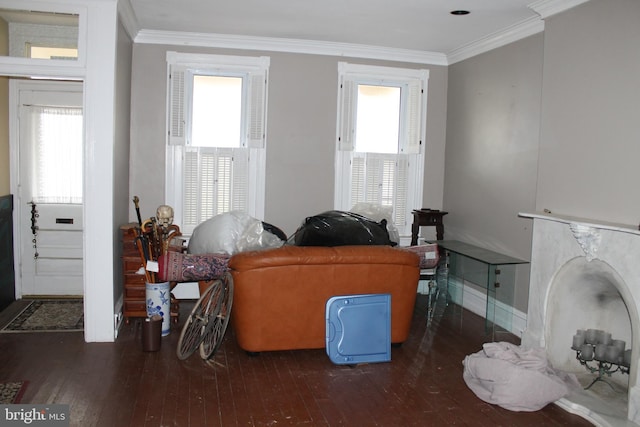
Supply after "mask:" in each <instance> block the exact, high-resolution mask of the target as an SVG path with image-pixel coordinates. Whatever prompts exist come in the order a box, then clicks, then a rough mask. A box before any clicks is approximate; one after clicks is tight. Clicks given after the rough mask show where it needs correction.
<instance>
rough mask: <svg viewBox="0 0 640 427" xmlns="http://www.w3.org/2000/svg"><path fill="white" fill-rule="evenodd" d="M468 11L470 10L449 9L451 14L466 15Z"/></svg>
mask: <svg viewBox="0 0 640 427" xmlns="http://www.w3.org/2000/svg"><path fill="white" fill-rule="evenodd" d="M469 13H471V12H469V11H468V10H452V11H451V14H452V15H459V16H462V15H468V14H469Z"/></svg>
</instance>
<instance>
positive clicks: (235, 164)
mask: <svg viewBox="0 0 640 427" xmlns="http://www.w3.org/2000/svg"><path fill="white" fill-rule="evenodd" d="M167 64H168V81H167V94H168V96H167V98H168V100H167V160H168V161H167V173H166V189H167V204H169V205H171V206H173V207H174V220H175V222H176V223H178V224H179V225H180V226H181V229H182V231H183V233H184V234H186V235H189V234H190V233H191V232H192V231H193V229H194V228H195V227H196V226H197V225H198V224H200V223H201V222H202V221H205V220H207V219H209V218H211V217H212V216H214V215H217V214H220V213H223V212H228V211H231V210H242V211H244V212H247V213H248V214H249V215H252V216H254V217H256V218H262V217H263V216H264V215H263V213H264V181H265V179H264V176H265V158H266V156H265V148H266V113H267V109H266V106H267V81H268V66H269V58H267V57H257V58H256V57H236V56H224V55H200V54H182V53H177V52H168V53H167ZM238 82H241V83H240V86H238ZM238 87H240V90H238ZM204 90H207V91H208V90H211V91H212V92H207V93H204V92H203V93H201V92H198V93H196V92H194V91H204ZM211 93H215V96H213V95H211ZM197 95H202V96H197ZM225 97H226V98H225ZM229 97H232V98H229ZM232 106H234V107H233V108H232ZM237 106H239V107H237ZM225 107H226V110H224V111H223V110H221V109H224V108H225ZM231 110H232V111H231ZM216 111H223V113H224V114H223V113H216ZM228 113H229V114H232V116H230V117H231V118H230V119H225V118H223V116H226V115H227V114H228ZM207 114H210V115H211V116H210V117H211V119H210V121H211V122H212V123H218V125H217V127H216V128H215V129H212V128H210V127H209V128H207V126H208V125H209V124H210V123H206V121H207V118H206V117H207ZM234 114H239V116H240V117H237V116H233V115H234ZM195 117H198V120H199V123H200V124H201V125H202V126H194V123H195V122H194V118H195ZM236 119H237V120H236ZM237 123H239V126H240V131H239V132H236V130H237V128H235V129H236V130H234V129H233V126H237ZM228 124H231V126H232V128H230V129H229V131H224V130H223V129H222V127H224V126H226V125H228ZM196 129H199V130H200V131H198V132H199V133H198V134H195V133H194V132H196ZM202 129H205V131H204V134H203V132H202ZM206 129H210V130H208V131H207V130H206ZM238 135H239V138H238ZM228 136H231V140H229V139H228Z"/></svg>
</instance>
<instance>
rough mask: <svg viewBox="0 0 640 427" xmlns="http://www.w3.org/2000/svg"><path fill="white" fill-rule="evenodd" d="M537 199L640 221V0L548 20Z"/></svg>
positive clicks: (573, 210) (587, 7)
mask: <svg viewBox="0 0 640 427" xmlns="http://www.w3.org/2000/svg"><path fill="white" fill-rule="evenodd" d="M543 76H544V80H543V81H544V84H543V89H542V94H543V96H542V126H541V132H540V160H539V172H538V191H537V195H536V197H537V199H536V207H537V208H538V210H542V209H549V210H551V211H552V212H554V213H559V214H568V215H575V216H581V217H586V218H593V219H599V220H607V221H614V222H622V223H626V224H638V223H639V222H640V197H638V182H640V168H638V159H640V126H639V121H640V2H638V1H637V0H591V1H589V2H587V3H585V4H583V5H581V6H579V7H576V8H574V9H571V10H569V11H567V12H565V13H562V14H559V15H557V16H554V17H551V18H550V19H548V20H547V22H546V29H545V43H544V74H543Z"/></svg>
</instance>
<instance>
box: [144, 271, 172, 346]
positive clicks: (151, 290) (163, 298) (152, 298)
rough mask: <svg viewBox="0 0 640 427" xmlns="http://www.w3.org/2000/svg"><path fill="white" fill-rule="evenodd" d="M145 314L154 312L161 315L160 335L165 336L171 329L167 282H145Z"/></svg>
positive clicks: (149, 315)
mask: <svg viewBox="0 0 640 427" xmlns="http://www.w3.org/2000/svg"><path fill="white" fill-rule="evenodd" d="M145 290H146V297H147V298H146V299H147V316H148V317H151V316H153V315H155V314H159V315H160V316H162V336H163V337H166V336H167V335H169V332H170V331H171V312H170V307H171V289H170V287H169V282H161V283H146V284H145Z"/></svg>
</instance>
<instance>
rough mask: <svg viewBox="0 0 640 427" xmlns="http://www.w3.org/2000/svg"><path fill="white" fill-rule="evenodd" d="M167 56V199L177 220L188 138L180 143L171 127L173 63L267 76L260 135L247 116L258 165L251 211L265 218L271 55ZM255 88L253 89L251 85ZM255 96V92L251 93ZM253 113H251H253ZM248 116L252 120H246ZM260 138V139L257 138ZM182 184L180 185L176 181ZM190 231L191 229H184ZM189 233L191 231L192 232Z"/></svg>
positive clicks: (252, 172)
mask: <svg viewBox="0 0 640 427" xmlns="http://www.w3.org/2000/svg"><path fill="white" fill-rule="evenodd" d="M166 59H167V106H166V110H167V122H166V123H167V133H166V138H167V139H166V145H165V146H166V157H165V158H166V164H165V171H166V172H165V200H166V203H167V204H168V205H170V206H172V207H173V208H174V222H175V223H176V224H182V220H183V215H182V206H183V191H182V183H183V176H184V173H183V172H184V170H183V148H182V147H183V146H184V145H185V142H186V141H183V142H179V143H176V140H175V138H172V136H171V133H170V128H171V120H172V118H171V117H170V114H171V106H170V104H171V102H172V93H171V91H172V86H171V79H170V78H169V76H170V74H171V72H172V67H173V68H175V67H179V68H180V69H183V70H190V71H198V70H199V71H202V70H206V71H208V72H224V73H234V74H238V73H240V74H244V75H247V74H250V75H256V76H257V75H260V76H261V77H262V78H264V88H261V89H262V90H263V93H262V95H261V97H262V98H261V99H260V100H261V102H262V105H260V106H259V107H260V108H262V127H261V128H260V129H259V135H258V136H257V135H255V133H256V130H255V129H254V127H253V124H252V123H251V120H250V119H249V118H248V117H243V123H244V128H245V129H246V135H245V138H246V139H245V144H244V145H245V147H247V149H248V150H249V158H250V161H251V163H252V164H253V165H254V167H250V168H249V177H248V179H249V201H248V207H247V213H248V214H249V215H251V216H252V217H254V218H257V219H264V209H265V176H266V139H267V134H266V118H267V104H268V103H267V94H268V89H267V80H268V69H269V64H270V58H269V57H266V56H261V57H248V56H231V55H209V54H192V53H182V52H173V51H168V52H167V55H166ZM249 90H252V89H249ZM249 96H250V98H251V95H249ZM253 107H254V106H252V105H250V106H249V108H253ZM250 115H251V113H247V116H250ZM245 119H246V120H247V121H248V122H245ZM183 129H184V132H185V135H186V132H187V126H183ZM256 141H258V142H256ZM176 184H179V185H176ZM184 231H187V230H184ZM185 234H187V235H188V234H189V233H188V232H187V233H185Z"/></svg>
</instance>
